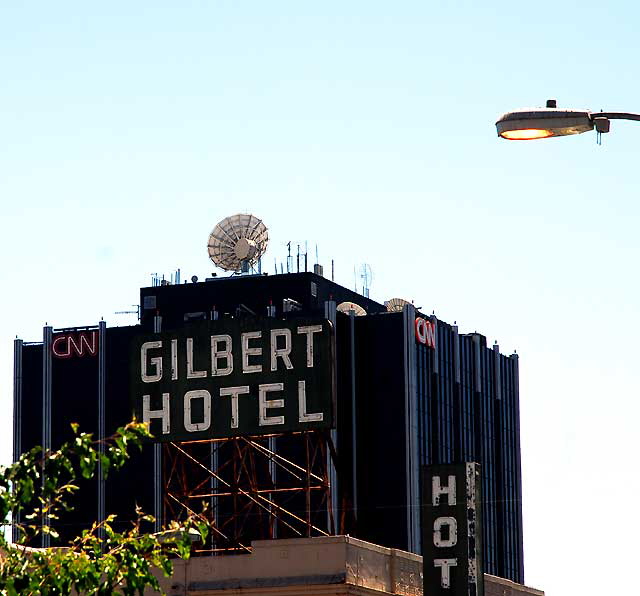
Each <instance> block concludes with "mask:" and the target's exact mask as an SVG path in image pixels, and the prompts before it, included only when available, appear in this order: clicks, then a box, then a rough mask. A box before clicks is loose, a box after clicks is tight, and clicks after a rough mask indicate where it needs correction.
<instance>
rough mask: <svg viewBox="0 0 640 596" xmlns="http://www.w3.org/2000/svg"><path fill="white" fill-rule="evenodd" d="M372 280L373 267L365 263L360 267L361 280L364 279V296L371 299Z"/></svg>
mask: <svg viewBox="0 0 640 596" xmlns="http://www.w3.org/2000/svg"><path fill="white" fill-rule="evenodd" d="M372 278H373V274H372V272H371V266H370V265H368V264H367V263H363V265H362V266H361V267H360V279H362V295H363V296H364V297H365V298H369V288H370V287H371V280H372Z"/></svg>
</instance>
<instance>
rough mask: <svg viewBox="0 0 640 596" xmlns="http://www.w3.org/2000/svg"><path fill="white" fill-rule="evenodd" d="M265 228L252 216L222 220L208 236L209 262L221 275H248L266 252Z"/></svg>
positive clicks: (267, 233) (248, 214)
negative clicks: (247, 272) (245, 273)
mask: <svg viewBox="0 0 640 596" xmlns="http://www.w3.org/2000/svg"><path fill="white" fill-rule="evenodd" d="M268 243H269V232H268V231H267V226H265V225H264V223H262V220H261V219H258V218H257V217H256V216H255V215H251V214H250V213H238V214H237V215H231V216H230V217H226V218H225V219H223V220H222V221H221V222H220V223H218V225H216V227H215V228H213V232H211V234H210V235H209V244H208V249H209V258H210V259H211V260H212V261H213V262H214V264H215V265H217V266H218V267H220V269H224V270H225V271H241V270H242V271H248V270H249V267H250V266H251V265H253V264H255V263H257V262H258V259H259V258H260V257H261V256H262V255H263V254H264V252H265V251H266V250H267V244H268Z"/></svg>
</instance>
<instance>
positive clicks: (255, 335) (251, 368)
mask: <svg viewBox="0 0 640 596" xmlns="http://www.w3.org/2000/svg"><path fill="white" fill-rule="evenodd" d="M261 337H262V331H248V332H247V333H243V334H242V335H241V341H242V372H243V373H254V372H262V364H249V356H261V355H262V348H250V347H249V340H250V339H260V338H261Z"/></svg>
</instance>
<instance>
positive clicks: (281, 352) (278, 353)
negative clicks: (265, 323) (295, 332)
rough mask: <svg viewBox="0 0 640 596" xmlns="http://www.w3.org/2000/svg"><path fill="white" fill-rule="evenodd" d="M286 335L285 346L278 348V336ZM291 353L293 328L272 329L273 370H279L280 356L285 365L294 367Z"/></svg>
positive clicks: (289, 367) (288, 367)
mask: <svg viewBox="0 0 640 596" xmlns="http://www.w3.org/2000/svg"><path fill="white" fill-rule="evenodd" d="M279 336H281V337H284V348H278V337H279ZM290 353H291V330H290V329H272V330H271V370H272V371H274V370H278V357H280V358H282V362H284V366H285V368H287V369H292V368H293V364H291V360H290V359H289V354H290Z"/></svg>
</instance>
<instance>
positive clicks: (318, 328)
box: [298, 325, 322, 368]
mask: <svg viewBox="0 0 640 596" xmlns="http://www.w3.org/2000/svg"><path fill="white" fill-rule="evenodd" d="M298 333H299V334H303V333H304V334H306V336H307V368H313V334H314V333H322V325H308V326H304V327H298Z"/></svg>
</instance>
